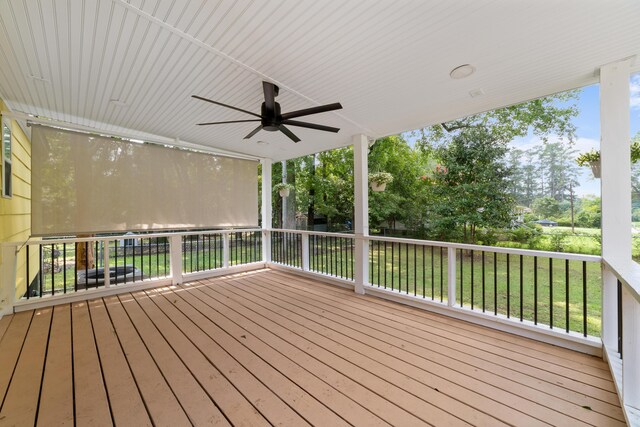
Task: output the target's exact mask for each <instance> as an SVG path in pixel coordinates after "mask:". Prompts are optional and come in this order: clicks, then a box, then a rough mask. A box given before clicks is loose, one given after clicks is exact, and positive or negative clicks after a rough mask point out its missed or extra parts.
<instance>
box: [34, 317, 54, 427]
mask: <svg viewBox="0 0 640 427" xmlns="http://www.w3.org/2000/svg"><path fill="white" fill-rule="evenodd" d="M55 314H56V313H55V309H54V307H51V318H50V319H49V330H48V331H47V344H46V346H45V350H44V358H43V360H42V374H41V375H40V386H39V387H38V402H37V404H36V414H35V420H34V422H33V424H34V425H38V415H40V400H41V399H42V385H43V384H44V375H45V372H46V371H47V356H48V355H49V344H50V342H51V325H53V317H54V316H55Z"/></svg>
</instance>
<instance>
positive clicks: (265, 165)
mask: <svg viewBox="0 0 640 427" xmlns="http://www.w3.org/2000/svg"><path fill="white" fill-rule="evenodd" d="M261 163H262V212H261V214H262V260H263V261H264V262H265V263H267V264H268V263H270V262H271V232H270V231H269V230H271V222H272V221H273V218H272V215H273V212H272V209H271V159H263V160H262V161H261Z"/></svg>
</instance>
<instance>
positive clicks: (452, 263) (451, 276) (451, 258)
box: [447, 248, 456, 307]
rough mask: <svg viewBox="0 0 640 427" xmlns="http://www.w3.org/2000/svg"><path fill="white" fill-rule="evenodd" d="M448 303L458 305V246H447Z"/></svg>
mask: <svg viewBox="0 0 640 427" xmlns="http://www.w3.org/2000/svg"><path fill="white" fill-rule="evenodd" d="M447 263H448V264H447V267H448V272H447V305H448V306H449V307H453V306H455V305H456V248H447Z"/></svg>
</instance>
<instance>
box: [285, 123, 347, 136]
mask: <svg viewBox="0 0 640 427" xmlns="http://www.w3.org/2000/svg"><path fill="white" fill-rule="evenodd" d="M282 123H284V124H285V125H290V126H298V127H300V128H309V129H315V130H323V131H325V132H334V133H338V132H339V131H340V128H333V127H331V126H324V125H318V124H315V123H307V122H299V121H297V120H283V121H282Z"/></svg>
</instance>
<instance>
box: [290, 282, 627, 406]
mask: <svg viewBox="0 0 640 427" xmlns="http://www.w3.org/2000/svg"><path fill="white" fill-rule="evenodd" d="M297 280H298V279H297V278H296V279H295V281H297ZM295 281H292V283H291V284H290V285H291V286H292V287H296V286H298V287H300V286H303V285H298V284H297V283H295ZM299 290H300V292H305V291H306V289H304V287H302V288H299ZM308 291H309V293H311V294H312V295H314V296H315V295H317V296H318V297H319V298H321V299H324V300H327V301H331V302H332V303H339V304H340V308H341V309H343V310H344V311H347V312H349V313H353V314H355V315H357V316H359V317H362V318H366V319H369V320H371V321H374V322H375V323H376V325H378V326H379V327H380V328H385V329H386V330H391V332H392V333H394V334H398V336H402V337H404V338H405V339H408V340H412V339H415V338H424V339H426V340H432V341H435V342H440V343H442V344H443V345H445V346H448V347H450V348H451V349H454V350H456V352H458V353H459V354H465V353H471V352H474V353H473V354H478V355H479V356H480V357H483V358H484V359H485V360H487V361H489V362H490V363H492V364H494V365H499V366H501V367H503V368H510V369H513V370H514V371H517V372H521V373H524V374H526V375H529V376H531V377H533V378H538V379H540V380H543V381H546V382H548V383H551V384H554V383H555V384H558V383H560V384H561V385H563V386H564V387H565V388H567V389H569V390H581V391H582V392H583V393H585V394H588V395H590V396H592V397H595V398H597V399H600V400H602V401H604V402H609V403H612V404H614V405H615V404H617V400H618V398H617V395H616V394H615V392H614V391H613V390H610V389H611V388H613V382H612V381H611V380H604V379H601V378H595V377H591V376H589V375H587V374H583V373H582V372H581V371H579V370H571V369H566V368H562V367H557V366H553V364H551V363H548V362H546V361H545V362H544V363H542V365H544V366H546V367H548V368H549V370H546V369H543V368H542V367H540V366H539V365H538V360H536V359H532V358H528V357H525V356H521V355H520V354H518V353H514V352H506V351H504V350H499V349H496V348H494V347H493V346H491V345H489V344H485V343H483V342H481V341H476V340H473V339H471V338H468V337H465V336H462V335H459V334H457V333H456V331H455V329H450V330H443V329H439V328H437V327H435V326H434V325H432V324H424V323H419V322H415V321H413V320H411V319H406V318H402V317H399V316H397V315H395V314H394V313H384V312H380V311H379V310H377V307H375V306H373V305H369V304H367V300H369V302H371V301H372V300H373V304H375V303H376V302H377V301H376V300H377V299H375V298H374V297H366V296H365V297H358V296H355V294H353V293H350V294H345V295H344V296H328V295H325V294H319V293H318V292H317V291H316V290H313V289H309V290H308ZM462 323H464V322H462ZM388 325H394V327H393V328H391V327H390V326H388ZM551 347H552V346H551ZM585 381H586V382H585ZM594 383H597V385H596V384H594ZM600 386H602V387H600Z"/></svg>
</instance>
